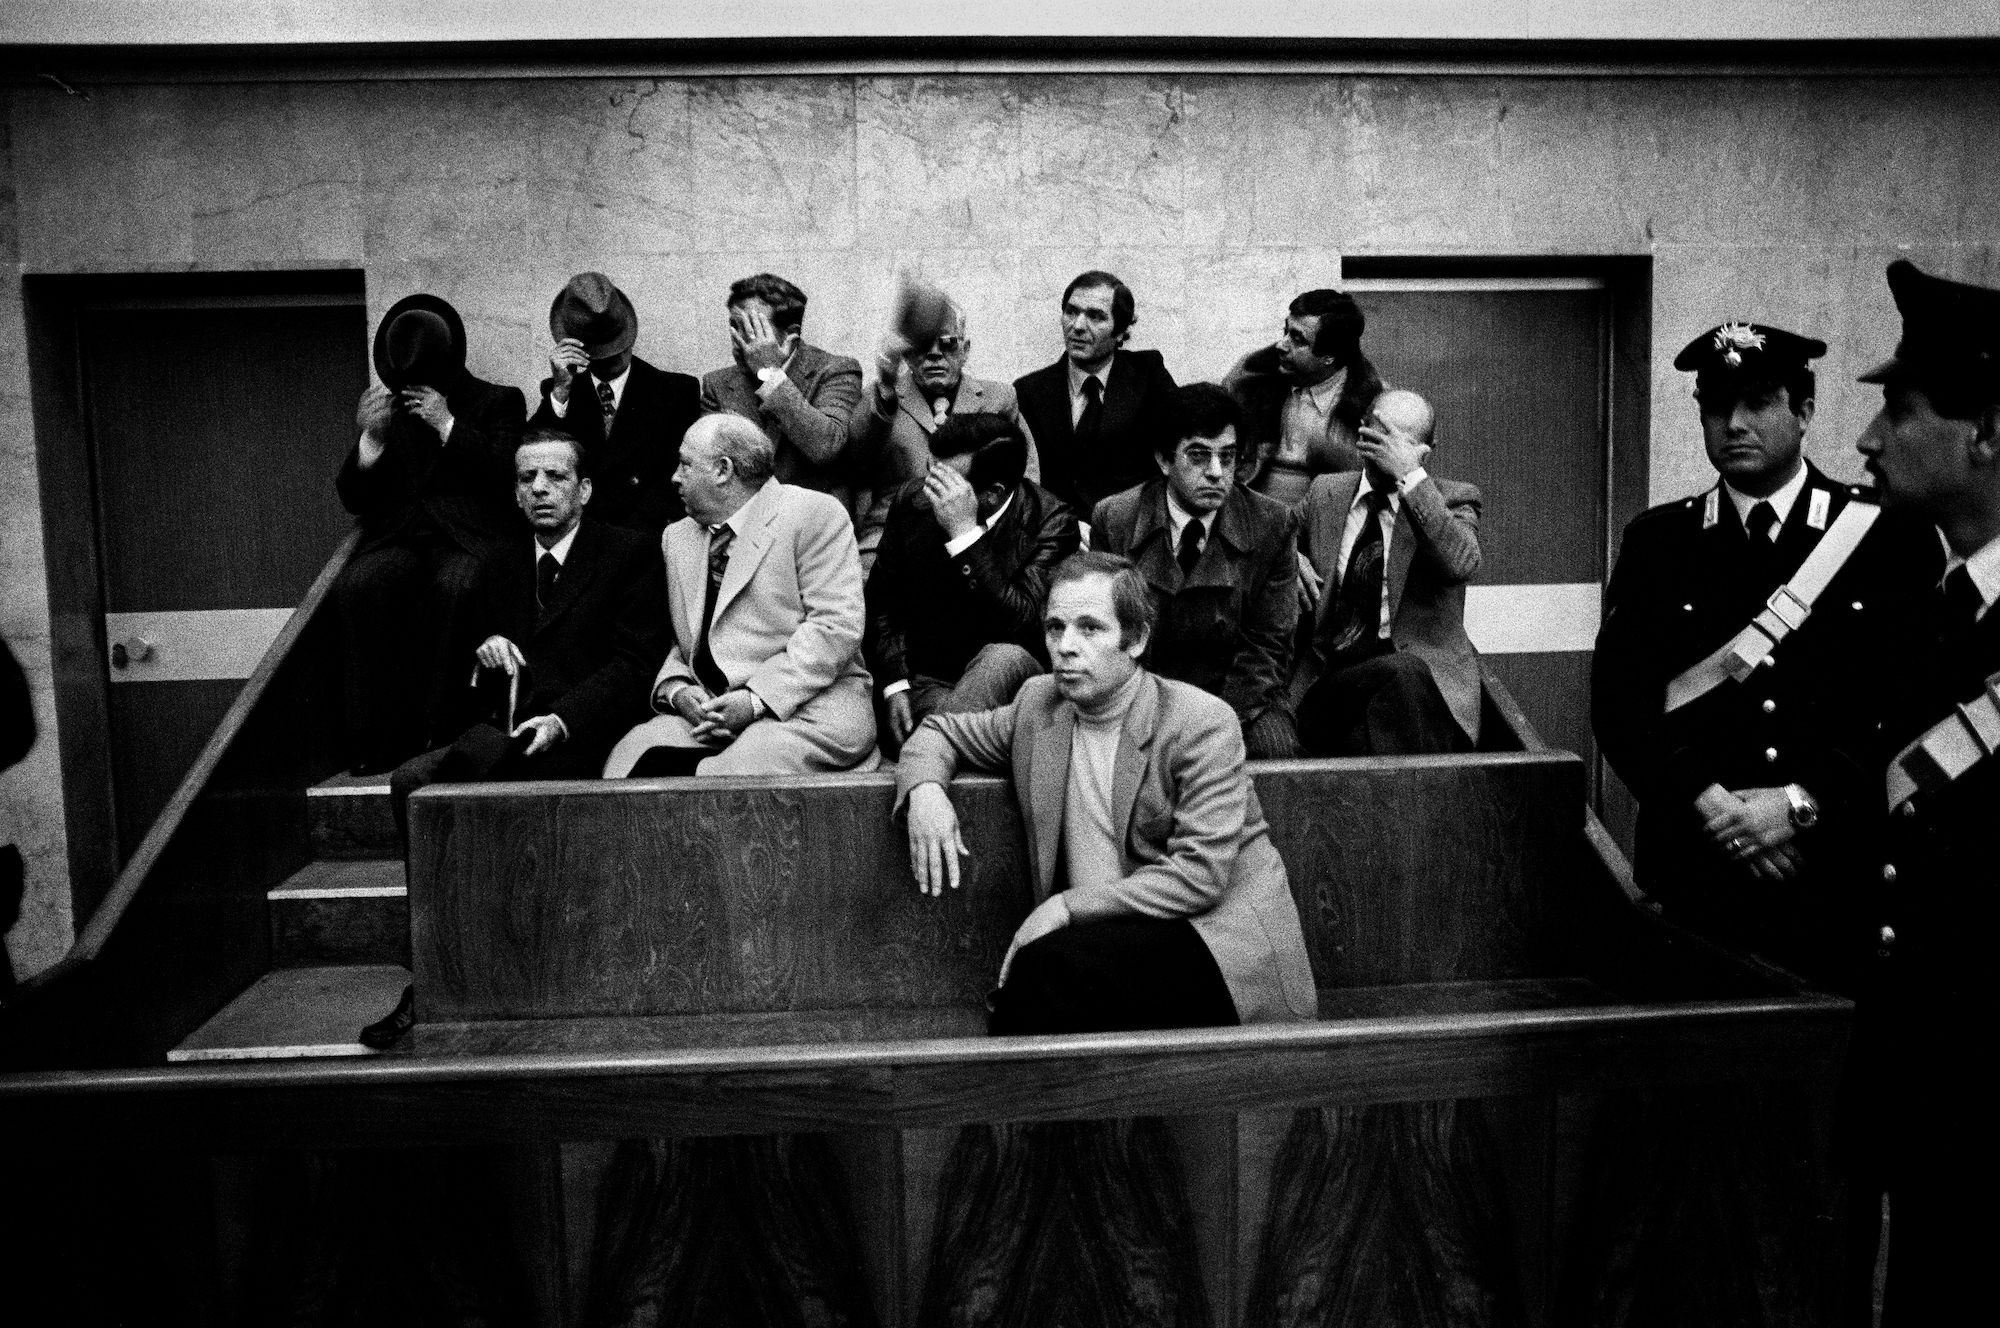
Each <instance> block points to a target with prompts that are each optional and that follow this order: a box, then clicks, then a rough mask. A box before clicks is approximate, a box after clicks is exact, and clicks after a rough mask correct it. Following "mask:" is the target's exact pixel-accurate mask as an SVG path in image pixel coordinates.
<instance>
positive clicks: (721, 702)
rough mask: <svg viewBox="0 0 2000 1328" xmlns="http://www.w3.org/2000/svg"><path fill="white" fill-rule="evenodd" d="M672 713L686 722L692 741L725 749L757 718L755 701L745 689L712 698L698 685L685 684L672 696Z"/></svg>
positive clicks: (738, 688)
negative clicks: (692, 734)
mask: <svg viewBox="0 0 2000 1328" xmlns="http://www.w3.org/2000/svg"><path fill="white" fill-rule="evenodd" d="M673 705H674V713H675V714H677V715H679V716H680V717H681V718H682V719H684V720H686V721H687V723H688V727H689V728H690V729H692V730H693V731H694V740H695V741H696V742H700V743H706V744H707V745H709V746H711V747H726V746H728V745H729V744H730V743H731V742H733V741H734V740H735V738H736V735H737V734H739V733H741V732H742V731H743V730H745V729H747V728H749V727H750V726H751V724H753V723H755V722H756V719H757V701H756V698H755V697H754V696H753V695H752V694H751V692H750V690H749V689H748V688H746V687H737V688H733V689H731V690H730V691H726V692H724V693H723V694H722V695H721V696H711V695H710V694H709V691H708V689H707V688H706V687H703V686H702V685H701V684H699V683H687V684H684V685H683V686H682V687H681V689H680V690H679V691H678V692H676V693H674V702H673Z"/></svg>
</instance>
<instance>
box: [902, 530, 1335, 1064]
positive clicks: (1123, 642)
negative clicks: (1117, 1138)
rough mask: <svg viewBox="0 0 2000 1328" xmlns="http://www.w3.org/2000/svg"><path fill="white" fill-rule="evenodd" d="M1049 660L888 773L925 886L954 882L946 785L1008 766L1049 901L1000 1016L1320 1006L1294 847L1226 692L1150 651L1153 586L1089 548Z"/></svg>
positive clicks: (956, 843)
mask: <svg viewBox="0 0 2000 1328" xmlns="http://www.w3.org/2000/svg"><path fill="white" fill-rule="evenodd" d="M1044 625H1045V629H1046V636H1047V640H1048V646H1049V654H1050V657H1051V660H1052V661H1053V663H1054V666H1055V667H1054V672H1053V674H1050V675H1044V676H1042V677H1038V678H1031V679H1029V681H1028V682H1027V683H1026V685H1024V686H1023V687H1022V689H1021V691H1020V693H1019V694H1018V695H1017V696H1016V697H1015V699H1014V701H1013V703H1012V704H1010V705H1006V706H1002V707H1001V708H1000V709H998V710H987V711H982V712H979V713H976V714H956V715H933V716H931V718H929V719H927V720H925V721H924V723H923V725H922V726H921V727H920V728H918V730H917V731H916V732H915V733H914V734H912V735H911V737H910V741H909V743H908V744H907V745H906V746H905V747H904V748H903V756H902V761H901V764H900V766H899V767H898V769H897V774H896V790H897V806H898V807H899V808H900V809H907V813H908V818H909V835H910V857H911V864H912V868H913V870H914V872H915V875H916V878H917V884H918V887H919V888H920V889H922V890H924V891H925V892H927V893H929V894H932V895H936V894H939V893H941V892H942V891H943V890H945V889H947V888H949V889H957V888H958V881H959V861H958V860H959V857H960V855H962V854H963V853H964V852H965V846H964V842H963V840H962V839H961V838H960V836H959V832H958V817H957V814H956V813H955V812H954V811H953V809H952V805H951V798H950V796H949V795H948V794H947V793H946V791H945V787H946V785H947V784H948V783H949V782H950V780H951V778H952V776H953V775H954V774H955V773H957V772H958V770H960V769H961V768H964V769H969V770H979V771H994V770H1011V771H1012V773H1013V776H1014V791H1015V796H1016V797H1017V798H1018V799H1019V801H1020V804H1021V816H1022V820H1023V822H1024V824H1025V826H1026V829H1027V836H1028V846H1029V859H1030V861H1031V862H1032V863H1033V866H1034V872H1035V879H1034V882H1033V884H1034V891H1035V896H1036V898H1037V899H1038V900H1040V901H1041V902H1040V903H1039V904H1038V905H1037V906H1036V907H1035V910H1034V911H1033V912H1032V913H1030V914H1029V915H1028V917H1027V920H1026V921H1024V922H1023V923H1022V924H1021V926H1020V929H1019V930H1018V931H1017V932H1016V933H1015V935H1014V942H1013V945H1012V946H1010V947H1009V949H1008V952H1007V958H1006V961H1005V962H1004V963H1003V964H1002V965H1001V969H1000V990H999V991H998V992H997V993H996V994H995V996H994V998H993V1017H992V1020H991V1022H990V1025H989V1027H990V1029H991V1031H992V1032H994V1033H1000V1034H1007V1033H1067V1032H1091V1031H1104V1030H1113V1029H1140V1028H1186V1027H1203V1026H1214V1025H1228V1024H1235V1023H1239V1022H1240V1023H1263V1022H1272V1021H1280V1020H1295V1019H1311V1018H1313V1017H1314V1016H1315V1015H1316V1014H1317V1012H1318V997H1317V993H1316V991H1315V989H1314V985H1313V976H1312V968H1311V965H1310V963H1309V961H1308V960H1307V958H1306V948H1305V938H1304V935H1303V933H1302V932H1301V930H1300V927H1299V915H1298V910H1297V908H1296V907H1295V906H1294V904H1293V902H1292V894H1291V886H1290V884H1289V882H1288V881H1287V879H1286V876H1285V864H1284V861H1283V859H1281V858H1280V857H1279V856H1278V851H1277V849H1276V848H1275V847H1274V846H1273V845H1272V843H1271V839H1270V835H1269V834H1268V832H1267V831H1266V828H1265V824H1264V813H1263V810H1262V808H1260V807H1259V806H1258V803H1257V794H1256V790H1255V789H1253V788H1252V787H1251V785H1250V777H1249V773H1248V771H1247V770H1246V769H1245V767H1244V755H1243V735H1242V731H1241V730H1240V729H1239V728H1238V726H1237V722H1236V716H1235V713H1234V712H1233V711H1231V710H1230V708H1229V706H1228V705H1227V704H1226V703H1225V702H1223V701H1221V700H1218V699H1217V698H1215V697H1213V696H1210V695H1209V694H1208V693H1207V692H1204V691H1202V690H1201V689H1199V688H1197V687H1192V686H1189V685H1187V684H1185V683H1179V682H1174V681H1172V680H1170V679H1163V678H1157V677H1155V676H1153V675H1152V674H1150V673H1148V672H1147V671H1146V670H1145V669H1143V668H1141V667H1140V665H1139V657H1140V656H1141V655H1142V654H1143V653H1144V652H1145V649H1146V639H1147V635H1148V633H1149V632H1150V630H1151V626H1152V599H1151V597H1150V596H1149V595H1148V593H1147V590H1146V583H1145V581H1144V580H1143V579H1142V578H1141V577H1140V576H1139V574H1138V573H1137V572H1136V571H1135V570H1134V569H1133V567H1132V564H1131V563H1130V562H1128V561H1127V560H1125V559H1124V558H1121V557H1118V556H1117V555H1115V554H1106V553H1080V554H1077V555H1075V556H1074V557H1072V558H1070V559H1069V560H1068V561H1066V562H1064V563H1063V564H1062V565H1061V566H1060V567H1058V568H1057V569H1056V573H1055V576H1054V578H1053V580H1052V582H1051V584H1050V587H1049V602H1048V609H1047V612H1046V615H1045V618H1044Z"/></svg>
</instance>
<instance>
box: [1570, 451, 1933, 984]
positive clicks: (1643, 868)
mask: <svg viewBox="0 0 2000 1328" xmlns="http://www.w3.org/2000/svg"><path fill="white" fill-rule="evenodd" d="M1807 472H1808V474H1807V481H1806V485H1805V487H1804V488H1803V489H1802V490H1800V492H1799V496H1798V499H1797V501H1796V502H1795V503H1794V504H1793V506H1792V510H1791V512H1790V513H1789V515H1788V517H1787V519H1786V521H1785V524H1784V526H1783V528H1782V530H1781V531H1780V533H1779V536H1778V540H1777V543H1776V545H1775V547H1774V548H1771V549H1769V550H1768V551H1767V552H1766V553H1765V554H1764V555H1763V556H1762V557H1759V553H1758V551H1757V550H1755V549H1753V548H1752V546H1751V543H1750V536H1749V535H1748V533H1747V532H1746V531H1745V530H1744V528H1743V525H1742V522H1741V520H1740V519H1739V518H1738V516H1737V514H1736V506H1735V504H1734V503H1732V502H1731V501H1730V499H1729V496H1728V494H1727V493H1726V492H1724V491H1723V489H1722V486H1721V485H1720V484H1719V483H1718V484H1717V486H1716V487H1715V488H1714V489H1712V490H1710V491H1709V492H1708V494H1704V495H1698V496H1696V497H1692V498H1686V499H1682V500H1680V501H1678V502H1673V503H1668V504H1666V505H1664V506H1662V507H1656V508H1654V509H1652V510H1651V511H1649V512H1645V513H1643V514H1641V515H1640V516H1639V517H1637V518H1636V519H1635V520H1634V521H1633V522H1632V524H1631V525H1630V526H1628V527H1627V528H1626V531H1625V541H1624V545H1623V547H1622V549H1621V550H1620V552H1619V556H1618V563H1617V566H1616V568H1615V569H1614V570H1613V572H1612V575H1611V584H1610V586H1609V587H1608V589H1607V590H1606V592H1605V608H1604V622H1603V626H1602V628H1601V629H1600V631H1599V633H1598V637H1597V653H1596V657H1595V660H1594V662H1593V665H1592V674H1591V718H1592V722H1593V725H1594V727H1595V730H1596V734H1597V741H1598V743H1599V745H1600V746H1601V747H1602V748H1603V751H1604V755H1605V757H1606V758H1607V759H1608V760H1609V761H1610V762H1611V765H1612V768H1613V769H1614V770H1616V771H1617V772H1618V775H1619V777H1620V778H1621V779H1623V780H1624V781H1625V783H1626V785H1627V787H1629V788H1630V789H1631V790H1632V792H1633V794H1634V795H1635V796H1636V797H1637V798H1638V799H1639V804H1640V807H1639V827H1638V843H1637V854H1636V857H1637V864H1636V867H1637V872H1638V877H1639V883H1640V885H1641V886H1642V887H1643V888H1644V889H1645V890H1646V891H1647V892H1648V893H1649V894H1652V895H1653V896H1655V897H1656V898H1658V899H1660V900H1661V901H1662V902H1663V903H1665V904H1666V905H1667V906H1668V908H1669V910H1670V911H1672V912H1675V913H1676V914H1678V916H1679V917H1681V918H1682V919H1683V920H1684V921H1687V922H1688V923H1690V924H1691V925H1695V926H1697V927H1700V928H1702V929H1704V930H1708V931H1710V932H1711V933H1714V934H1718V935H1719V936H1721V938H1723V939H1725V940H1728V941H1730V942H1731V943H1733V944H1739V945H1745V946H1750V947H1753V948H1757V949H1760V950H1761V951H1763V952H1764V953H1766V954H1767V955H1769V956H1770V957H1772V958H1775V959H1778V960H1780V961H1781V962H1787V963H1790V964H1794V965H1797V966H1800V967H1804V968H1806V969H1808V970H1816V971H1812V972H1811V976H1814V977H1817V978H1820V979H1822V980H1824V981H1828V982H1832V983H1835V984H1837V985H1845V984H1846V983H1847V982H1848V981H1850V980H1851V977H1850V976H1849V975H1848V974H1847V973H1846V972H1845V971H1844V966H1843V965H1842V964H1840V963H1839V962H1837V957H1838V956H1839V955H1840V954H1841V953H1843V952H1844V950H1845V947H1844V946H1842V945H1841V944H1840V942H1839V929H1840V928H1842V927H1844V926H1847V925H1849V924H1848V922H1847V921H1846V920H1845V919H1846V918H1847V917H1849V916H1851V909H1852V907H1853V903H1854V900H1853V888H1854V881H1853V877H1854V872H1853V870H1852V868H1853V865H1854V864H1855V863H1856V862H1857V861H1858V860H1859V859H1858V858H1857V856H1856V855H1857V854H1863V855H1865V853H1866V851H1867V847H1866V846H1867V844H1868V835H1869V834H1870V833H1871V831H1870V829H1869V828H1870V827H1871V826H1874V825H1876V824H1877V823H1878V822H1879V819H1880V817H1879V807H1878V804H1879V802H1880V799H1881V796H1882V795H1881V779H1880V769H1879V766H1878V764H1877V762H1876V759H1875V755H1874V753H1875V749H1876V743H1877V741H1878V734H1877V730H1876V725H1877V723H1878V722H1879V720H1880V718H1881V713H1880V706H1879V704H1878V702H1877V700H1876V697H1877V695H1878V692H1877V689H1876V688H1875V687H1873V686H1872V685H1871V683H1870V680H1871V679H1874V678H1877V677H1879V676H1881V673H1882V670H1883V668H1884V667H1885V666H1886V665H1887V663H1888V662H1889V661H1891V660H1893V659H1895V658H1896V657H1897V656H1898V655H1899V654H1900V653H1901V652H1903V651H1905V650H1907V649H1908V648H1909V644H1908V633H1909V630H1910V626H1909V623H1910V615H1911V613H1912V611H1913V610H1914V608H1915V606H1917V605H1920V604H1921V603H1923V601H1924V597H1925V596H1926V595H1927V594H1928V593H1929V592H1930V590H1931V588H1932V587H1933V586H1934V585H1935V584H1936V583H1937V579H1938V576H1939V575H1940V573H1941V572H1942V570H1943V553H1942V549H1941V547H1940V545H1939V543H1938V539H1937V535H1936V533H1935V531H1934V530H1932V529H1931V527H1929V526H1928V525H1925V524H1922V523H1917V522H1913V521H1910V520H1907V519H1905V518H1903V517H1900V516H1898V515H1896V514H1894V513H1888V514H1884V515H1883V516H1882V517H1881V518H1880V519H1878V520H1877V522H1876V524H1875V526H1874V528H1873V529H1872V530H1870V531H1869V533H1868V535H1867V537H1866V538H1865V539H1864V540H1863V541H1862V543H1861V546H1860V547H1859V548H1858V549H1856V550H1855V552H1854V554H1853V555H1852V557H1850V558H1849V559H1848V562H1847V564H1846V566H1845V567H1843V568H1842V569H1841V572H1840V575H1839V576H1837V577H1836V578H1835V579H1834V581H1833V583H1832V584H1831V585H1829V586H1828V587H1827V589H1826V591H1825V592H1824V593H1823V594H1822V595H1821V596H1820V598H1819V600H1818V601H1817V603H1816V605H1815V607H1814V609H1813V613H1812V616H1811V617H1810V618H1808V619H1807V620H1806V622H1805V624H1804V626H1802V627H1801V628H1800V629H1799V630H1798V631H1796V632H1794V633H1792V634H1791V635H1790V636H1788V637H1787V638H1786V640H1785V641H1784V643H1783V644H1782V645H1780V646H1779V647H1778V648H1777V650H1776V651H1775V652H1774V653H1773V656H1772V660H1773V662H1772V663H1771V664H1769V665H1767V666H1766V667H1764V668H1761V669H1759V670H1757V672H1756V673H1755V674H1753V675H1751V677H1750V678H1748V679H1747V680H1745V681H1742V682H1724V683H1723V684H1722V685H1721V686H1719V687H1717V688H1716V689H1715V690H1714V691H1712V692H1710V693H1709V694H1708V695H1706V696H1704V697H1702V698H1701V699H1699V700H1697V701H1694V702H1691V703H1690V704H1688V705H1686V706H1683V707H1682V708H1681V709H1679V710H1676V711H1675V712H1674V713H1672V714H1667V713H1666V712H1665V702H1666V686H1667V683H1668V681H1669V680H1670V679H1672V678H1674V677H1675V676H1676V675H1678V674H1680V673H1681V672H1683V671H1684V670H1686V669H1687V668H1689V667H1690V666H1692V665H1694V664H1696V663H1698V662H1699V661H1701V660H1702V659H1705V658H1706V657H1707V656H1709V655H1710V654H1712V653H1713V652H1714V651H1715V650H1716V649H1717V648H1718V647H1720V646H1722V645H1724V644H1725V643H1727V642H1728V641H1729V640H1731V639H1732V638H1733V637H1734V636H1735V635H1736V633H1737V632H1738V631H1740V630H1741V629H1742V628H1743V627H1745V626H1746V625H1747V624H1748V623H1749V622H1750V620H1751V619H1752V618H1753V617H1754V616H1755V615H1756V614H1757V612H1758V611H1759V610H1760V609H1761V608H1762V607H1763V605H1764V603H1765V601H1766V600H1767V599H1768V598H1769V597H1770V595H1771V592H1772V591H1774V590H1775V589H1777V587H1778V586H1779V585H1781V584H1783V583H1784V582H1785V581H1786V580H1788V579H1789V578H1790V577H1791V576H1792V574H1793V573H1795V572H1796V571H1797V570H1798V568H1799V565H1800V564H1801V563H1803V562H1804V561H1805V559H1806V556H1807V555H1808V554H1809V553H1810V552H1811V551H1812V549H1813V547H1814V546H1815V545H1817V544H1818V543H1819V541H1820V539H1821V537H1822V536H1823V534H1824V529H1823V528H1815V526H1814V524H1813V523H1812V520H1811V516H1812V509H1813V506H1814V499H1813V495H1814V493H1815V492H1820V493H1824V494H1825V495H1826V498H1825V500H1824V501H1825V502H1826V514H1825V523H1824V524H1825V527H1831V526H1832V524H1833V522H1834V521H1836V520H1838V519H1839V516H1840V513H1841V510H1842V509H1843V508H1845V507H1846V506H1847V504H1848V503H1849V502H1851V501H1854V500H1855V498H1856V496H1857V495H1859V494H1860V493H1861V490H1859V489H1857V488H1851V487H1849V486H1847V485H1843V484H1836V483H1834V482H1833V481H1831V480H1829V479H1827V477H1826V476H1825V475H1823V474H1822V473H1820V471H1819V470H1818V469H1817V468H1816V467H1813V466H1811V465H1810V464H1809V463H1808V466H1807ZM1711 500H1712V501H1711ZM1711 510H1712V511H1713V512H1714V520H1713V521H1712V522H1710V521H1709V519H1708V514H1709V512H1710V511H1711ZM1792 783H1796V784H1799V785H1801V786H1803V787H1804V788H1805V789H1806V790H1807V791H1808V792H1810V793H1811V794H1812V795H1813V796H1814V797H1815V798H1817V799H1818V800H1819V802H1820V804H1821V807H1822V820H1821V824H1820V825H1819V826H1818V827H1816V828H1815V829H1813V830H1811V831H1808V832H1805V833H1804V834H1803V835H1802V836H1801V837H1800V839H1799V840H1798V843H1799V847H1800V849H1801V851H1802V853H1803V854H1804V856H1805V863H1806V868H1807V872H1806V875H1805V876H1804V878H1803V879H1802V880H1801V881H1800V882H1796V883H1793V884H1790V885H1785V886H1778V885H1770V884H1765V883H1762V882H1758V881H1755V880H1754V879H1753V878H1752V877H1751V875H1750V874H1749V872H1748V871H1747V870H1746V869H1744V868H1743V867H1742V866H1740V865H1738V864H1735V863H1731V862H1729V861H1727V860H1726V859H1725V858H1724V857H1723V855H1722V854H1721V853H1720V852H1719V851H1718V850H1716V849H1715V848H1713V847H1712V846H1711V845H1710V844H1709V842H1708V836H1707V834H1706V833H1705V832H1704V830H1703V828H1702V818H1701V817H1700V816H1699V815H1698V814H1697V813H1696V811H1695V810H1694V800H1695V798H1696V796H1697V795H1698V794H1700V793H1701V791H1702V790H1703V789H1705V788H1707V787H1708V786H1709V785H1710V784H1719V785H1721V786H1722V787H1723V788H1725V789H1741V788H1774V787H1781V786H1783V785H1786V784H1792Z"/></svg>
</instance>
